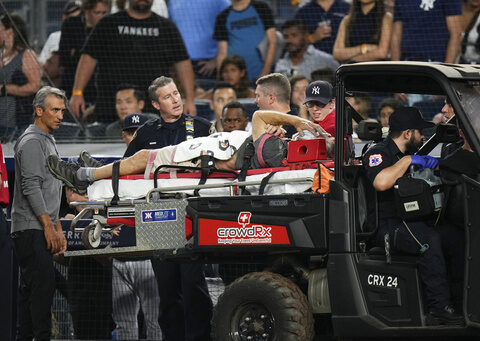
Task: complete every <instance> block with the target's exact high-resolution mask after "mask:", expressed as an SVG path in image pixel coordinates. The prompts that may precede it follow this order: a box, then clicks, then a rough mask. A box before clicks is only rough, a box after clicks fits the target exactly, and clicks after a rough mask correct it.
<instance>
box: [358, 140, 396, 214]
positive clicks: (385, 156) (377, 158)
mask: <svg viewBox="0 0 480 341" xmlns="http://www.w3.org/2000/svg"><path fill="white" fill-rule="evenodd" d="M403 156H405V154H403V153H402V152H401V151H400V150H399V149H398V147H397V145H396V144H395V142H393V140H392V139H391V138H388V137H387V138H386V139H385V140H384V141H382V142H380V143H377V144H375V145H373V146H372V147H370V148H369V149H368V150H367V152H366V153H365V156H364V157H363V165H364V167H365V170H366V175H367V177H368V179H369V180H370V181H371V183H372V184H373V181H374V180H375V177H376V176H377V175H378V173H380V172H381V171H382V170H383V169H385V168H388V167H390V166H392V165H394V164H395V163H397V161H398V160H400V159H401V158H402V157H403ZM377 198H378V213H379V218H380V219H385V218H391V217H395V216H397V214H396V212H395V204H394V196H393V188H390V189H388V190H386V191H382V192H377Z"/></svg>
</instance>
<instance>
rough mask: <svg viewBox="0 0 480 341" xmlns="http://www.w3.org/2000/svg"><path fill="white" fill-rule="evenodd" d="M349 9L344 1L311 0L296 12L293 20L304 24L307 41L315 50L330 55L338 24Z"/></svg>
mask: <svg viewBox="0 0 480 341" xmlns="http://www.w3.org/2000/svg"><path fill="white" fill-rule="evenodd" d="M349 8H350V5H349V4H348V3H347V2H346V1H345V0H311V1H310V2H309V3H308V4H306V5H305V6H303V7H301V8H300V9H299V10H298V11H297V14H296V15H295V18H296V19H301V20H303V21H304V22H305V25H306V26H307V29H308V32H309V33H310V36H309V40H310V42H311V43H312V44H314V46H315V47H316V48H317V49H319V50H321V51H323V52H326V53H329V54H332V52H333V44H334V43H335V38H336V37H337V32H338V28H339V27H340V22H341V21H342V19H343V18H344V17H345V16H346V15H347V13H348V10H349Z"/></svg>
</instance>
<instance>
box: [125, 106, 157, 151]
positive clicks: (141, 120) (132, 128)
mask: <svg viewBox="0 0 480 341" xmlns="http://www.w3.org/2000/svg"><path fill="white" fill-rule="evenodd" d="M149 119H150V117H148V116H147V115H145V114H141V113H133V114H130V115H127V117H125V119H124V120H123V130H122V139H123V142H125V144H126V145H127V146H128V145H129V144H130V142H132V140H133V135H134V134H135V132H136V131H137V129H138V128H139V127H141V126H142V125H144V124H145V123H146V122H147V121H148V120H149Z"/></svg>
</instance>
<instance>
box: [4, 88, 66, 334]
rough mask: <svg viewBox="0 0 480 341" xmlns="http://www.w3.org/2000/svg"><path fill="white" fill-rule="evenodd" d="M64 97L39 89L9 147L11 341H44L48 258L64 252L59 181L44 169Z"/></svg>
mask: <svg viewBox="0 0 480 341" xmlns="http://www.w3.org/2000/svg"><path fill="white" fill-rule="evenodd" d="M66 106H67V98H66V97H65V93H64V92H63V91H62V90H59V89H57V88H53V87H50V86H45V87H43V88H41V89H40V90H39V91H38V92H37V94H36V95H35V99H34V100H33V107H34V124H31V125H30V126H29V127H28V128H27V129H26V130H25V132H24V133H23V134H22V135H21V136H20V137H19V139H18V140H17V143H16V144H15V189H14V199H13V205H12V239H13V242H14V246H15V253H16V256H17V261H18V264H19V266H20V284H19V285H20V289H19V297H18V314H17V316H18V321H17V340H32V338H35V340H38V341H40V340H42V341H43V340H50V336H51V335H50V333H51V332H50V331H51V305H52V301H53V293H54V291H55V275H54V267H53V256H54V255H60V254H62V253H63V252H65V250H66V248H67V241H66V239H65V236H64V235H63V232H62V227H61V226H60V221H59V219H58V211H59V209H60V200H61V194H62V182H61V181H59V180H57V179H55V178H54V177H53V176H52V174H51V173H50V172H49V171H48V169H47V167H46V158H47V156H49V155H51V154H55V155H58V152H57V148H56V145H55V140H54V138H53V136H52V135H51V133H52V131H53V130H55V129H58V127H59V125H60V122H61V121H62V120H63V112H64V110H65V108H66Z"/></svg>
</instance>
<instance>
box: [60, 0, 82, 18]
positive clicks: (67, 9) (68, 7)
mask: <svg viewBox="0 0 480 341" xmlns="http://www.w3.org/2000/svg"><path fill="white" fill-rule="evenodd" d="M78 10H80V5H79V2H77V1H68V2H67V3H66V4H65V6H64V7H63V14H65V15H69V14H72V13H73V12H75V11H78Z"/></svg>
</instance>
